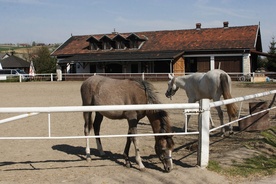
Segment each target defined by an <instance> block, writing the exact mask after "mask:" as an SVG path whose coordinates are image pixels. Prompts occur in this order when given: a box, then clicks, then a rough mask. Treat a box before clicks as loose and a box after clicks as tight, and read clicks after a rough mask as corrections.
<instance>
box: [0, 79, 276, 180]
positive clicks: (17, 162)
mask: <svg viewBox="0 0 276 184" xmlns="http://www.w3.org/2000/svg"><path fill="white" fill-rule="evenodd" d="M153 84H154V86H155V88H156V92H157V93H158V96H159V97H160V100H161V102H162V103H181V102H187V98H186V95H185V93H184V91H178V92H177V94H176V96H175V97H174V98H173V100H172V101H171V100H170V99H167V98H166V97H165V95H164V93H165V90H166V88H167V84H166V82H153ZM80 86H81V82H26V83H0V89H1V90H0V91H1V101H0V106H1V107H48V106H79V105H81V98H80V92H79V91H80ZM273 89H275V86H274V87H273V86H267V87H260V86H259V87H250V88H246V87H242V86H240V85H236V84H233V89H232V90H233V93H232V94H233V97H238V96H244V95H248V94H255V93H259V92H264V91H269V90H273ZM271 98H272V96H269V97H266V98H261V99H255V100H253V101H260V100H263V99H265V100H271ZM224 111H225V108H224ZM243 112H244V113H247V112H248V103H244V104H243ZM169 114H170V120H171V122H172V126H173V131H176V132H180V131H181V128H182V127H183V122H184V116H183V114H182V110H173V111H172V110H170V111H169ZM13 115H14V114H0V119H3V118H7V117H10V116H13ZM270 116H271V117H275V111H274V112H271V113H270ZM212 117H213V119H214V121H215V124H217V125H218V124H219V123H218V119H217V116H216V112H215V111H214V112H213V110H212ZM272 120H273V119H272ZM272 120H271V121H272ZM274 121H275V120H273V122H272V123H273V124H275V122H274ZM51 122H52V125H51V130H52V136H73V135H83V124H84V122H83V118H82V113H81V112H75V113H54V114H51ZM47 126H48V125H47V114H39V115H37V116H32V117H29V118H25V119H21V120H17V121H14V122H9V123H4V124H0V132H1V133H0V134H1V136H47V135H48V131H47ZM189 129H190V130H196V129H197V126H196V117H192V118H191V123H190V125H189ZM138 132H139V133H151V132H152V131H151V127H150V125H149V123H148V121H147V119H146V118H144V119H142V121H141V122H140V123H139V125H138ZM126 133H127V123H126V121H125V120H120V121H119V120H116V121H114V120H108V119H104V122H103V123H102V129H101V134H102V135H104V134H126ZM245 135H246V134H243V135H242V136H239V139H236V138H235V136H234V138H233V137H232V138H227V139H222V138H220V137H216V138H211V142H213V144H212V145H211V147H210V158H211V159H216V158H219V157H222V156H223V153H224V152H229V151H231V150H232V149H233V148H234V149H236V148H238V147H239V146H241V144H240V141H242V139H245V140H246V139H247V137H246V136H245ZM196 140H197V136H189V137H187V136H181V137H180V136H175V137H174V141H175V144H176V145H175V151H174V153H173V158H174V170H173V171H172V172H170V173H164V172H163V168H162V164H161V163H160V161H159V160H158V158H157V157H156V156H155V152H154V148H153V146H154V138H153V137H143V138H139V143H140V151H141V155H142V158H143V161H144V164H145V166H146V168H147V169H146V171H144V172H141V171H139V170H138V166H137V164H136V163H135V162H134V157H133V156H134V152H133V149H132V148H133V147H131V151H130V156H131V157H132V164H133V167H132V168H130V169H128V168H126V167H124V159H123V157H122V153H123V149H124V145H125V138H105V139H102V143H103V148H104V150H105V152H106V153H107V156H106V157H104V158H102V157H100V156H99V154H98V152H97V150H96V149H95V141H94V140H91V154H92V161H91V162H86V160H85V140H83V139H70V140H0V145H1V148H0V183H141V184H142V183H156V184H157V183H231V182H232V181H234V179H233V178H232V179H231V178H226V177H225V176H221V175H219V174H217V173H214V172H210V171H208V170H207V169H200V168H197V167H196V166H195V165H196V162H197V161H196V159H197V158H196V156H197V153H196V151H195V149H194V147H193V146H192V145H193V143H194V142H195V141H196ZM229 143H230V144H229ZM229 159H231V158H229Z"/></svg>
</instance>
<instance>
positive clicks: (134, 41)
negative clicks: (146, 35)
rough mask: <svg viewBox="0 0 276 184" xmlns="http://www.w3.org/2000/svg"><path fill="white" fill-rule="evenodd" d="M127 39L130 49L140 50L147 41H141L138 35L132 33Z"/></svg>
mask: <svg viewBox="0 0 276 184" xmlns="http://www.w3.org/2000/svg"><path fill="white" fill-rule="evenodd" d="M127 39H128V40H129V48H130V49H139V47H140V45H141V43H142V42H143V41H145V39H141V38H139V36H138V35H136V34H134V33H132V34H131V35H129V36H128V37H127Z"/></svg>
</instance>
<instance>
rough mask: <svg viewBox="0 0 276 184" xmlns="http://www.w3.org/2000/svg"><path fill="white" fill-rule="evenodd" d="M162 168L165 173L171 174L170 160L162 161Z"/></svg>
mask: <svg viewBox="0 0 276 184" xmlns="http://www.w3.org/2000/svg"><path fill="white" fill-rule="evenodd" d="M162 163H163V166H164V170H165V171H166V172H168V173H169V172H171V170H173V161H172V158H171V157H170V158H165V159H163V160H162Z"/></svg>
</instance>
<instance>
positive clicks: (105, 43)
mask: <svg viewBox="0 0 276 184" xmlns="http://www.w3.org/2000/svg"><path fill="white" fill-rule="evenodd" d="M99 41H100V42H101V43H102V49H103V50H110V49H112V48H113V47H112V45H111V44H112V40H111V39H110V38H109V37H108V36H106V35H104V36H103V37H102V38H101V39H100V40H99Z"/></svg>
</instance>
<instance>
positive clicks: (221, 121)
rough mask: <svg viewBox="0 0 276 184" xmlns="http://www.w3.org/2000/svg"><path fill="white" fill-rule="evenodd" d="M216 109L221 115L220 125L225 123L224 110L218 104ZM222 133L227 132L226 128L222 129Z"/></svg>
mask: <svg viewBox="0 0 276 184" xmlns="http://www.w3.org/2000/svg"><path fill="white" fill-rule="evenodd" d="M216 109H217V112H218V116H219V119H220V125H224V123H223V112H222V110H221V108H220V106H217V107H216ZM221 133H222V134H223V135H224V134H225V128H222V129H221Z"/></svg>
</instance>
